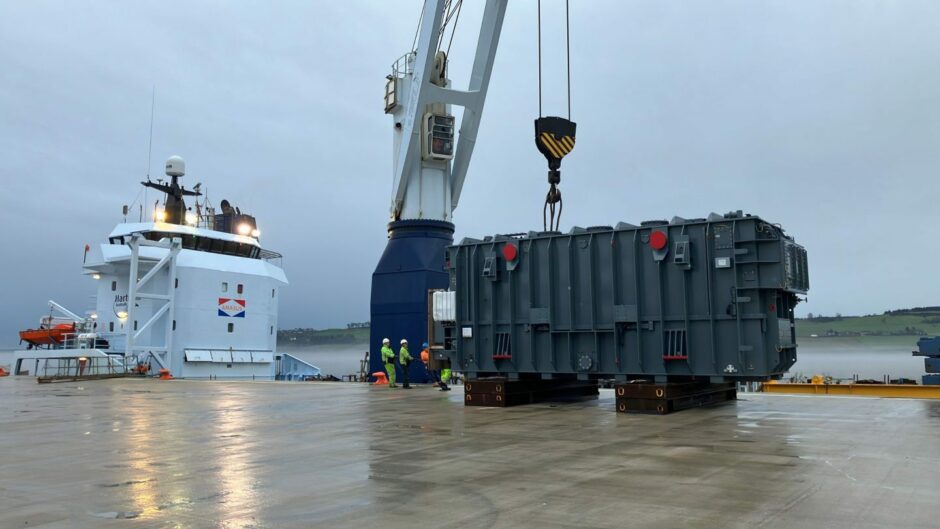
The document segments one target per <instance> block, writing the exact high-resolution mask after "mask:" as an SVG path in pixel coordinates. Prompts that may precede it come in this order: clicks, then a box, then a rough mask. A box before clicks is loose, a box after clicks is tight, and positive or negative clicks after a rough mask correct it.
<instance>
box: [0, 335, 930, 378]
mask: <svg viewBox="0 0 940 529" xmlns="http://www.w3.org/2000/svg"><path fill="white" fill-rule="evenodd" d="M365 349H366V345H365V344H360V345H349V346H323V347H308V348H304V349H293V348H286V347H285V348H280V349H279V351H280V352H283V353H290V354H293V355H294V356H297V357H298V358H301V359H303V360H306V361H307V362H310V363H312V364H314V365H315V366H317V367H319V368H320V369H321V370H322V371H323V373H324V374H332V375H335V376H338V377H342V376H343V375H348V374H352V373H358V372H359V361H360V360H361V359H362V357H363V353H364V352H365ZM912 349H914V346H913V344H911V346H909V347H906V348H905V347H904V346H903V345H894V346H886V345H877V346H873V345H867V346H847V345H839V344H828V343H818V342H817V343H808V344H803V345H801V346H800V349H799V353H798V356H799V360H797V362H796V365H794V366H793V368H792V369H790V373H791V374H802V375H805V376H812V375H814V374H822V375H830V376H832V377H835V378H852V376H853V375H858V376H859V377H860V378H873V379H877V380H881V378H882V377H883V376H884V375H890V376H891V377H892V378H899V377H904V378H913V379H916V380H919V379H920V376H921V375H923V374H924V360H923V358H921V357H915V356H911V350H912ZM11 358H12V351H0V366H3V367H6V368H8V367H9V365H10V360H11Z"/></svg>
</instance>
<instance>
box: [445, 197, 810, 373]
mask: <svg viewBox="0 0 940 529" xmlns="http://www.w3.org/2000/svg"><path fill="white" fill-rule="evenodd" d="M447 267H448V270H449V272H450V288H449V290H450V292H447V293H443V294H441V295H440V296H435V300H437V299H438V298H440V300H441V303H437V301H436V302H435V309H434V312H435V314H434V316H435V319H436V320H438V321H445V323H444V327H445V330H446V332H445V335H446V336H447V339H446V340H444V341H443V343H442V347H443V349H444V350H443V351H442V353H443V354H442V356H445V357H448V358H449V359H450V360H451V363H452V365H453V367H454V369H455V370H458V371H462V372H463V373H465V374H466V376H467V377H468V378H470V379H473V378H479V377H485V376H492V375H502V376H507V377H509V378H510V379H515V378H533V377H538V378H542V379H550V378H557V377H571V378H575V377H576V378H579V379H581V380H590V379H599V378H612V379H617V380H621V381H624V380H635V379H641V378H642V379H648V380H655V381H656V382H668V381H676V380H689V379H693V378H694V379H698V380H706V381H710V382H729V381H746V380H767V379H772V378H779V377H780V376H781V375H782V374H783V373H784V372H786V371H787V369H789V368H790V366H792V365H793V363H794V362H796V340H795V337H796V334H795V329H794V318H793V309H794V306H795V305H796V304H797V303H798V302H799V301H800V298H799V295H800V294H805V293H806V291H807V290H808V288H809V280H808V273H807V261H806V251H805V250H804V249H803V247H802V246H800V245H798V244H796V243H795V242H794V240H793V238H792V237H790V236H788V235H786V234H785V233H784V231H783V229H782V228H780V227H779V226H777V225H774V224H771V223H769V222H767V221H765V220H763V219H761V218H760V217H757V216H753V215H746V214H743V213H741V212H740V211H738V212H733V213H728V214H725V215H717V214H712V215H710V216H709V217H708V218H707V219H682V218H678V217H677V218H674V219H673V220H672V221H668V222H667V221H650V222H644V223H642V224H641V225H640V226H634V225H631V224H625V223H621V224H618V225H617V226H616V227H610V226H602V227H592V228H586V229H584V228H574V229H572V230H571V231H570V232H569V233H566V234H561V233H558V232H530V233H528V234H524V235H519V234H517V235H497V236H494V237H486V238H484V239H483V240H477V239H464V240H463V241H461V242H460V244H457V245H455V246H452V247H450V248H449V249H448V261H447ZM442 307H443V309H442ZM432 334H436V333H432Z"/></svg>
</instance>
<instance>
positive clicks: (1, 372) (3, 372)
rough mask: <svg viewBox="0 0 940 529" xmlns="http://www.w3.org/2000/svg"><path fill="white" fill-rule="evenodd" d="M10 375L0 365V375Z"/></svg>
mask: <svg viewBox="0 0 940 529" xmlns="http://www.w3.org/2000/svg"><path fill="white" fill-rule="evenodd" d="M6 376H10V374H9V373H7V372H6V371H5V370H4V369H3V368H2V367H0V377H6Z"/></svg>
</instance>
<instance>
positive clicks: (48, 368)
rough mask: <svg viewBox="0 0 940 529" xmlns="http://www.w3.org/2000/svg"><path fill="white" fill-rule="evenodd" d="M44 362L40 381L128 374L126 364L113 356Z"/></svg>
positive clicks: (51, 359)
mask: <svg viewBox="0 0 940 529" xmlns="http://www.w3.org/2000/svg"><path fill="white" fill-rule="evenodd" d="M42 360H43V362H42V366H41V367H40V371H39V372H38V373H37V375H38V376H39V378H40V379H47V380H55V379H61V378H82V377H88V378H94V377H109V376H123V375H125V374H126V373H127V367H126V366H125V365H124V362H122V361H121V360H120V359H119V358H115V357H113V356H87V357H86V356H82V357H74V356H69V357H48V358H44V359H42ZM40 381H42V380H40Z"/></svg>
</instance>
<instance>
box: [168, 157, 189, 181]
mask: <svg viewBox="0 0 940 529" xmlns="http://www.w3.org/2000/svg"><path fill="white" fill-rule="evenodd" d="M166 174H167V176H183V175H184V174H186V162H184V161H183V159H182V158H180V157H179V156H170V157H169V158H167V159H166Z"/></svg>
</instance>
